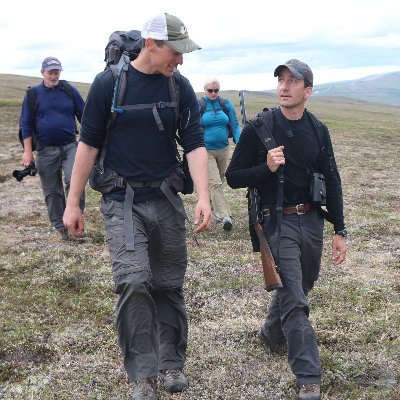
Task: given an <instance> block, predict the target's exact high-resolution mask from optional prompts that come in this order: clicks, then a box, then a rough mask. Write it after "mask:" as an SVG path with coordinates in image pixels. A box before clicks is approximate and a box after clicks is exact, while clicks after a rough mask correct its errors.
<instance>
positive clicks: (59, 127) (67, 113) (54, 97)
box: [21, 82, 85, 146]
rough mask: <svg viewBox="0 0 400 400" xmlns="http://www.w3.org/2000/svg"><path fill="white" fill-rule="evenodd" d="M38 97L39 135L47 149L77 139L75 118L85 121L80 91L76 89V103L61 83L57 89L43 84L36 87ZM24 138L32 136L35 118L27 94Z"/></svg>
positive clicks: (23, 110) (23, 111) (24, 105)
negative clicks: (33, 118) (33, 119)
mask: <svg viewBox="0 0 400 400" xmlns="http://www.w3.org/2000/svg"><path fill="white" fill-rule="evenodd" d="M34 90H36V94H37V102H36V116H35V127H36V129H35V132H36V137H37V139H38V141H39V142H40V143H41V144H43V145H45V146H57V145H60V144H62V143H65V142H68V141H71V137H72V136H73V137H75V131H76V123H75V116H76V117H77V118H78V121H79V122H81V118H82V114H83V108H84V104H85V103H84V101H83V99H82V96H81V95H80V94H79V92H78V90H77V89H76V88H74V87H73V86H72V93H73V96H74V99H75V106H74V101H73V99H72V98H71V97H69V96H68V94H67V93H66V92H65V90H62V89H61V86H60V84H58V85H57V86H55V87H54V88H48V87H46V86H45V85H44V84H43V82H42V83H40V84H38V85H36V86H35V88H34ZM21 128H22V138H23V139H26V138H28V137H31V136H32V130H33V126H32V118H31V110H30V109H29V105H28V100H27V96H26V95H25V98H24V102H23V103H22V109H21Z"/></svg>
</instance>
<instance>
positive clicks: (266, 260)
mask: <svg viewBox="0 0 400 400" xmlns="http://www.w3.org/2000/svg"><path fill="white" fill-rule="evenodd" d="M254 229H255V230H256V233H257V237H258V241H259V242H260V254H261V263H262V268H263V274H264V281H265V289H266V290H267V291H268V292H271V291H272V290H275V289H277V288H281V287H283V285H282V281H281V277H280V276H279V274H278V272H277V268H276V265H275V261H274V257H273V256H272V252H271V248H270V247H269V243H268V240H267V238H266V237H265V235H264V232H263V230H262V227H261V224H260V223H259V222H256V223H254Z"/></svg>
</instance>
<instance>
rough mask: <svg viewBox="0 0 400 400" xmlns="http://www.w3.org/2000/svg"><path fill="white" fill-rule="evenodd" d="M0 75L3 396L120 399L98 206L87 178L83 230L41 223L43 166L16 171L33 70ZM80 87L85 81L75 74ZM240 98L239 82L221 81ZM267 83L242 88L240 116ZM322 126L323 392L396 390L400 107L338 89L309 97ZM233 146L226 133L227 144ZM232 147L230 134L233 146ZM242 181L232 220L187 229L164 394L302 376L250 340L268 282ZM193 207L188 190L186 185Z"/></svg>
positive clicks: (257, 106)
mask: <svg viewBox="0 0 400 400" xmlns="http://www.w3.org/2000/svg"><path fill="white" fill-rule="evenodd" d="M38 81H40V80H39V79H33V78H26V77H18V76H12V75H0V89H1V91H0V92H1V95H0V97H1V98H0V225H1V230H0V243H1V246H0V283H1V284H0V319H1V325H0V398H2V399H4V400H5V399H21V400H22V399H23V400H26V399H39V400H53V399H63V400H64V399H65V400H67V399H76V400H77V399H80V400H89V399H93V400H94V399H96V400H103V399H104V400H109V399H129V398H130V391H131V388H130V386H129V384H128V383H127V380H126V375H125V372H124V369H123V366H122V360H121V355H120V350H119V347H118V344H117V341H116V336H115V333H114V325H113V323H114V321H113V310H114V303H115V295H114V293H113V281H112V277H111V273H110V262H109V257H108V251H107V248H106V245H105V242H104V231H103V226H102V219H101V215H100V211H99V201H100V197H99V194H98V193H97V192H94V191H92V190H91V189H90V188H88V190H87V211H86V223H87V232H86V236H85V238H84V239H83V240H71V241H67V242H65V241H60V239H59V235H56V234H55V233H54V232H53V231H52V230H51V228H50V227H49V223H48V218H47V215H46V209H45V206H44V201H43V198H42V193H41V189H40V184H39V178H38V177H37V176H36V177H30V176H28V177H26V178H24V180H23V181H22V182H17V181H16V180H15V179H14V178H13V177H12V171H13V170H14V169H21V168H22V167H21V161H20V160H21V155H22V148H21V145H20V143H19V142H18V140H17V130H18V118H19V111H20V106H21V102H22V98H23V95H24V89H25V87H26V86H27V85H28V84H34V83H35V82H38ZM77 86H78V88H79V89H80V90H81V92H82V93H83V95H86V93H87V90H88V86H89V85H85V84H79V85H77ZM222 96H225V97H228V98H230V99H231V100H232V101H233V102H234V104H236V105H237V113H238V116H240V109H239V101H238V100H239V98H238V93H237V92H233V91H232V92H223V93H222ZM275 104H276V103H275V96H273V95H270V94H267V93H262V92H246V106H247V114H248V117H251V116H253V115H254V114H255V113H256V112H258V111H260V110H261V109H262V108H263V107H266V106H273V105H275ZM307 106H308V108H309V110H310V111H312V112H314V113H316V115H317V116H318V117H319V118H320V119H321V120H322V121H323V122H325V123H326V124H327V125H328V127H329V128H330V132H331V136H332V141H333V144H334V148H335V153H336V159H337V162H338V165H339V168H340V172H341V176H342V181H343V187H344V201H345V214H346V221H347V226H348V230H349V234H350V236H349V239H348V246H349V249H348V258H347V261H346V262H345V263H344V264H342V265H340V266H337V267H334V266H333V265H332V264H331V262H330V241H331V235H332V226H331V225H330V224H329V223H327V224H326V228H325V251H324V255H323V261H322V268H321V276H320V279H319V280H318V282H317V284H316V286H315V288H314V289H313V290H312V292H311V293H310V295H309V301H310V306H311V315H310V318H311V321H312V324H313V325H314V327H315V330H316V333H317V336H318V342H319V346H320V352H321V358H322V364H323V368H324V375H323V381H322V390H323V393H324V395H323V398H324V399H325V400H327V399H330V400H381V399H383V398H384V399H388V400H396V399H397V400H398V399H400V332H399V326H400V265H399V260H400V212H399V210H400V192H399V188H400V169H399V163H398V161H399V143H400V140H399V128H398V127H399V126H400V113H399V108H396V107H390V106H382V105H379V104H373V103H367V102H362V101H357V100H351V99H346V98H329V97H318V98H314V99H313V98H311V99H310V101H309V102H308V104H307ZM232 146H233V145H232ZM232 148H233V147H232ZM245 195H246V191H245V190H244V189H243V190H231V189H229V188H226V196H227V198H228V199H229V201H230V204H231V206H232V212H233V221H234V228H233V229H232V231H230V232H225V231H223V230H222V228H221V226H219V225H217V224H216V225H214V226H213V228H212V229H211V230H210V231H209V232H206V233H203V234H201V235H198V238H197V239H198V242H199V246H198V245H197V244H196V241H195V240H194V239H193V237H192V235H191V234H190V232H189V231H190V229H191V227H190V226H188V235H187V243H188V249H189V260H190V261H189V265H188V271H187V279H186V282H185V293H186V300H187V311H188V317H189V344H188V360H187V365H186V369H185V371H186V374H187V376H188V378H189V380H190V387H189V389H188V390H187V391H186V392H184V393H182V394H175V395H171V394H168V393H166V392H165V391H163V389H161V391H160V398H161V399H181V400H186V399H187V400H189V399H190V400H203V399H204V400H206V399H210V400H215V399H219V400H239V399H243V400H258V399H270V400H287V399H294V398H295V396H296V393H297V388H296V385H295V382H294V379H293V376H292V374H291V371H290V369H289V367H288V365H287V362H286V359H285V358H284V357H281V356H277V355H273V354H271V353H270V352H268V350H266V348H264V347H263V346H262V345H261V344H260V343H259V341H258V340H257V337H256V334H257V332H258V330H259V328H260V326H261V324H262V323H263V321H264V318H265V312H266V307H267V305H268V303H269V301H270V298H271V293H268V292H266V291H265V290H264V284H263V277H262V271H261V262H260V257H259V254H258V253H252V251H251V244H250V240H249V235H248V217H247V205H246V198H245ZM184 202H185V204H186V207H187V210H188V213H189V215H192V214H193V206H194V204H195V196H194V195H189V196H185V197H184Z"/></svg>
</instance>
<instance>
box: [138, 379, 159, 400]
mask: <svg viewBox="0 0 400 400" xmlns="http://www.w3.org/2000/svg"><path fill="white" fill-rule="evenodd" d="M132 400H157V380H156V378H144V379H140V380H138V381H135V382H134V383H133V394H132Z"/></svg>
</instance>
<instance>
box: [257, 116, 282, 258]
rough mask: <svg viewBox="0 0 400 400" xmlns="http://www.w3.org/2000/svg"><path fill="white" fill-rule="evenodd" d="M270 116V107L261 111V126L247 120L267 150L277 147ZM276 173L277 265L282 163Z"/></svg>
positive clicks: (280, 217)
mask: <svg viewBox="0 0 400 400" xmlns="http://www.w3.org/2000/svg"><path fill="white" fill-rule="evenodd" d="M272 118H273V111H272V110H271V109H269V110H266V111H263V112H262V113H261V114H260V116H259V118H258V119H259V120H260V121H261V124H262V125H261V126H260V125H259V124H255V123H254V120H253V121H249V123H250V125H251V126H252V127H253V129H254V130H255V131H256V132H257V135H258V136H259V138H260V140H261V142H262V143H263V145H264V146H265V148H266V149H267V151H269V150H271V149H274V148H276V147H278V145H277V144H276V142H275V139H274V137H273V135H272V131H271V128H270V126H272ZM276 175H277V178H278V190H277V199H276V218H277V226H278V246H277V256H278V257H277V264H278V265H279V242H280V237H281V225H282V212H283V184H284V181H285V178H284V174H283V165H280V166H279V167H278V169H277V170H276Z"/></svg>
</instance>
